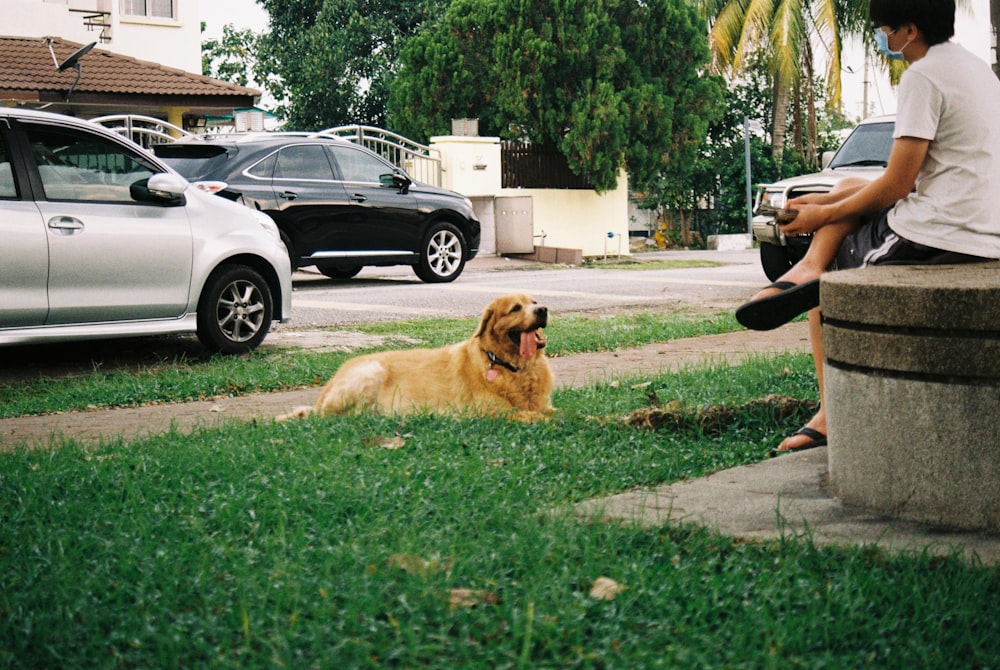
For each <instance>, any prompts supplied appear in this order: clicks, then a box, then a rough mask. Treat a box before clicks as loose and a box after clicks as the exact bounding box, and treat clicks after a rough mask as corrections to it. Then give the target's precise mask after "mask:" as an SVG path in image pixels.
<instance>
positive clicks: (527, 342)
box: [521, 331, 538, 359]
mask: <svg viewBox="0 0 1000 670" xmlns="http://www.w3.org/2000/svg"><path fill="white" fill-rule="evenodd" d="M536 351H538V338H536V337H535V333H534V331H531V332H527V333H521V358H524V359H528V358H531V357H532V356H534V355H535V352H536Z"/></svg>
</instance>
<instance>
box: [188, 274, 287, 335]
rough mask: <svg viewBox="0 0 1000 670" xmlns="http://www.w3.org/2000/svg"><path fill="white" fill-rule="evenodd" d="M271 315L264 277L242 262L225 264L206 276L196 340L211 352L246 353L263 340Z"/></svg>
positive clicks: (271, 308) (270, 305)
mask: <svg viewBox="0 0 1000 670" xmlns="http://www.w3.org/2000/svg"><path fill="white" fill-rule="evenodd" d="M273 314H274V305H273V301H272V299H271V290H270V289H269V288H268V286H267V282H265V281H264V278H263V277H261V276H260V274H259V273H257V271H256V270H254V269H252V268H249V267H247V266H245V265H224V266H222V267H220V268H218V269H217V270H216V271H215V272H213V273H212V275H211V276H210V277H209V278H208V281H207V282H206V283H205V290H204V291H202V294H201V300H199V301H198V339H199V340H201V343H202V344H204V345H205V347H207V348H208V349H210V350H212V351H217V352H221V353H224V354H242V353H246V352H248V351H252V350H254V349H256V348H257V347H258V346H259V345H260V343H261V342H263V341H264V337H265V336H266V335H267V332H268V330H270V328H271V319H272V318H273Z"/></svg>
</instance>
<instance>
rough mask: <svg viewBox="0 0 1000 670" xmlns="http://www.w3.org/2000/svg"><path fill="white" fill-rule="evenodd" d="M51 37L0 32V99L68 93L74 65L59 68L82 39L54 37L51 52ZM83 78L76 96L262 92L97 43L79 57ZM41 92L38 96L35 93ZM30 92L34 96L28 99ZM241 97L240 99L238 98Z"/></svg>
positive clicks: (206, 97) (202, 96)
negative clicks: (96, 46)
mask: <svg viewBox="0 0 1000 670" xmlns="http://www.w3.org/2000/svg"><path fill="white" fill-rule="evenodd" d="M47 39H48V38H39V37H2V36H0V99H2V98H5V97H11V94H14V95H13V97H16V98H18V99H22V100H23V99H31V98H33V99H36V100H40V101H45V100H49V99H61V98H63V97H65V95H66V93H67V92H68V91H69V88H70V86H72V85H73V81H74V80H75V79H76V70H75V69H74V68H72V67H70V68H67V69H66V70H64V71H62V72H59V71H58V70H57V67H56V63H55V62H54V61H53V58H52V55H53V53H54V54H55V60H56V61H59V62H60V63H61V62H63V61H64V60H65V59H66V58H68V57H69V56H70V55H71V54H73V53H74V52H75V51H76V50H77V49H79V48H80V47H82V46H83V45H82V44H79V43H76V42H70V41H68V40H64V39H61V38H59V37H53V38H51V39H52V52H50V51H49V46H48V43H47ZM80 64H81V66H82V69H81V77H80V83H79V84H77V86H76V88H75V89H74V92H73V96H74V98H77V97H78V96H80V97H86V98H88V99H96V98H98V97H99V96H101V95H109V96H111V97H114V98H118V99H122V96H140V97H143V98H146V99H148V98H149V96H156V97H163V99H164V100H163V101H164V103H168V102H169V100H168V99H169V98H182V99H198V100H201V101H204V102H207V101H210V100H213V99H216V98H219V102H222V99H223V98H224V99H228V100H229V104H230V106H244V105H246V100H247V98H251V99H252V98H254V97H256V96H259V95H260V91H257V90H255V89H252V88H246V87H244V86H237V85H235V84H230V83H228V82H224V81H219V80H217V79H212V78H210V77H205V76H202V75H200V74H192V73H190V72H184V71H182V70H177V69H174V68H169V67H165V66H163V65H159V64H158V63H150V62H148V61H142V60H138V59H136V58H130V57H128V56H122V55H120V54H116V53H112V52H110V51H105V50H103V49H100V48H94V49H92V50H91V51H90V52H89V53H87V54H86V55H85V56H83V58H82V59H81V60H80ZM32 93H36V94H37V97H34V96H32V95H31V94H32ZM26 95H28V96H30V98H26V97H25V96H26ZM237 99H239V101H237Z"/></svg>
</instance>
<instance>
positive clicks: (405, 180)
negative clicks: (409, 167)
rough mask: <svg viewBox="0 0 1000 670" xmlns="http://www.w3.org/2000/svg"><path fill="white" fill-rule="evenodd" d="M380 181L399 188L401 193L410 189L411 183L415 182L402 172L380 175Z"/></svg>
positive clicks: (385, 184)
mask: <svg viewBox="0 0 1000 670" xmlns="http://www.w3.org/2000/svg"><path fill="white" fill-rule="evenodd" d="M379 182H380V183H381V184H382V186H391V187H392V188H395V189H399V192H400V193H406V192H407V191H409V190H410V184H412V183H413V182H412V181H411V180H410V178H409V177H407V176H406V175H405V174H403V173H402V172H389V173H387V174H383V175H379Z"/></svg>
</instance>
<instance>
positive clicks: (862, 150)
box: [829, 121, 895, 170]
mask: <svg viewBox="0 0 1000 670" xmlns="http://www.w3.org/2000/svg"><path fill="white" fill-rule="evenodd" d="M894 127H895V124H894V123H893V122H891V121H886V122H881V123H865V124H862V125H860V126H858V127H857V128H856V129H855V130H854V132H853V133H851V135H850V136H849V137H848V138H847V140H846V141H845V142H844V144H843V145H841V147H840V149H839V150H838V151H837V154H836V155H835V156H834V157H833V160H832V161H830V165H829V167H830V168H831V169H834V170H836V169H837V168H844V167H867V166H874V167H878V166H881V167H885V166H886V165H888V163H889V152H890V151H891V150H892V131H893V128H894Z"/></svg>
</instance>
